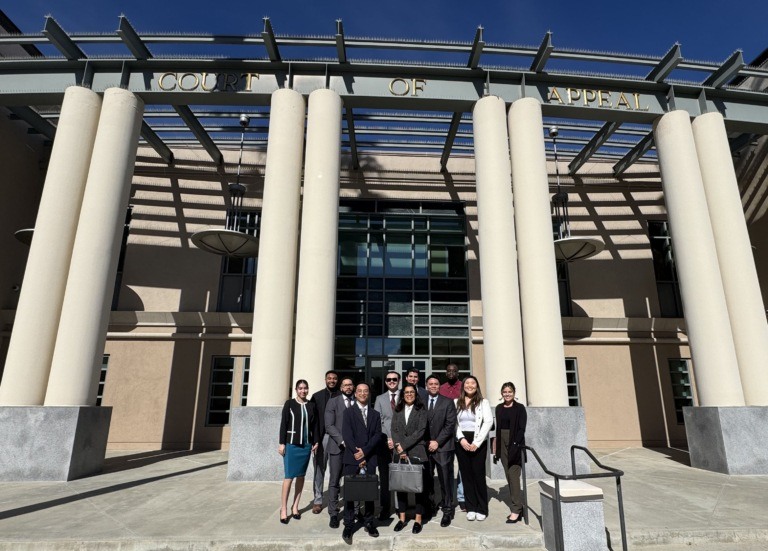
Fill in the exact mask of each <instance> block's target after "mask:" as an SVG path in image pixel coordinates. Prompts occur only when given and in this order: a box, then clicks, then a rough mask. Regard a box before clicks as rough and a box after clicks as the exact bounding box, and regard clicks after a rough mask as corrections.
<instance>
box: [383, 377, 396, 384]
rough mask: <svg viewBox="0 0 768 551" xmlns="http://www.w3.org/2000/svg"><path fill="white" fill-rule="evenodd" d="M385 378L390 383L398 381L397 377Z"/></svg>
mask: <svg viewBox="0 0 768 551" xmlns="http://www.w3.org/2000/svg"><path fill="white" fill-rule="evenodd" d="M384 380H385V381H387V382H388V383H396V382H397V381H398V379H397V378H396V377H389V378H387V379H384Z"/></svg>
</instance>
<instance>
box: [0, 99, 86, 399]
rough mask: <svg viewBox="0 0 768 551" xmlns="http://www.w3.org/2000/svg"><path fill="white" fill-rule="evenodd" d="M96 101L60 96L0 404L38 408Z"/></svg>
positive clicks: (80, 197) (45, 381)
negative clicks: (58, 112) (59, 112)
mask: <svg viewBox="0 0 768 551" xmlns="http://www.w3.org/2000/svg"><path fill="white" fill-rule="evenodd" d="M100 108H101V98H100V97H99V96H98V94H96V93H95V92H92V91H91V90H89V89H87V88H81V87H79V86H72V87H70V88H67V90H66V92H65V93H64V101H63V103H62V106H61V116H60V117H59V123H58V125H57V128H56V139H55V140H54V142H53V150H52V151H51V159H50V161H49V163H48V172H47V173H46V176H45V185H44V187H43V194H42V197H41V199H40V207H39V209H38V212H37V222H36V223H35V237H34V239H32V245H31V247H30V250H29V257H28V259H27V267H26V271H25V273H24V282H23V285H22V288H21V295H20V296H19V304H18V307H17V309H16V319H15V320H14V324H13V333H12V335H11V341H10V343H9V347H8V355H7V358H6V362H5V372H4V374H3V380H2V385H0V405H4V406H23V405H27V406H39V405H42V403H43V400H44V399H45V388H46V386H47V384H48V374H49V372H50V367H51V358H52V357H53V349H54V345H55V342H56V331H57V330H58V327H59V315H60V313H61V304H62V302H63V300H64V289H65V287H66V284H67V272H68V271H69V263H70V259H71V257H72V245H73V243H74V241H75V231H76V229H77V221H78V218H79V216H80V205H81V203H82V201H83V190H84V189H85V181H86V178H87V177H88V166H89V164H90V162H91V152H92V151H93V141H94V139H95V137H96V126H97V124H98V122H99V110H100Z"/></svg>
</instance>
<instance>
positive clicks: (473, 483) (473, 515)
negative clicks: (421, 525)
mask: <svg viewBox="0 0 768 551" xmlns="http://www.w3.org/2000/svg"><path fill="white" fill-rule="evenodd" d="M456 412H457V413H456V440H457V441H458V444H459V445H458V446H456V459H458V461H459V472H460V473H461V480H462V481H463V482H464V501H465V503H466V506H467V520H480V521H482V520H485V519H486V517H487V516H488V486H487V484H486V482H485V461H486V458H487V456H488V433H489V432H490V431H491V427H492V426H493V411H491V404H490V403H489V402H488V400H486V399H484V398H483V393H482V392H481V391H480V385H479V384H478V382H477V379H476V378H475V377H473V376H472V375H469V376H468V377H467V378H466V379H464V383H463V385H462V389H461V394H460V395H459V398H458V400H457V401H456Z"/></svg>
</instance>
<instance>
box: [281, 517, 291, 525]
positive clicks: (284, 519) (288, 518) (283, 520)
mask: <svg viewBox="0 0 768 551" xmlns="http://www.w3.org/2000/svg"><path fill="white" fill-rule="evenodd" d="M289 520H290V517H286V518H283V517H280V524H288V521H289Z"/></svg>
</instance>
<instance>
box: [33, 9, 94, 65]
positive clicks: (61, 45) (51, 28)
mask: <svg viewBox="0 0 768 551" xmlns="http://www.w3.org/2000/svg"><path fill="white" fill-rule="evenodd" d="M43 34H44V35H45V37H46V38H47V39H48V41H49V42H50V43H51V44H53V45H54V46H56V49H57V50H59V51H60V52H61V53H62V54H64V57H66V58H67V59H69V60H76V59H85V58H86V57H88V56H87V55H85V52H83V50H81V49H80V47H79V46H78V45H77V44H75V42H74V41H73V40H72V39H71V38H70V37H69V35H68V34H67V33H66V31H65V30H64V29H62V28H61V27H60V26H59V24H58V23H57V22H56V20H55V19H54V18H53V17H51V16H50V15H48V16H46V18H45V25H44V26H43Z"/></svg>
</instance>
